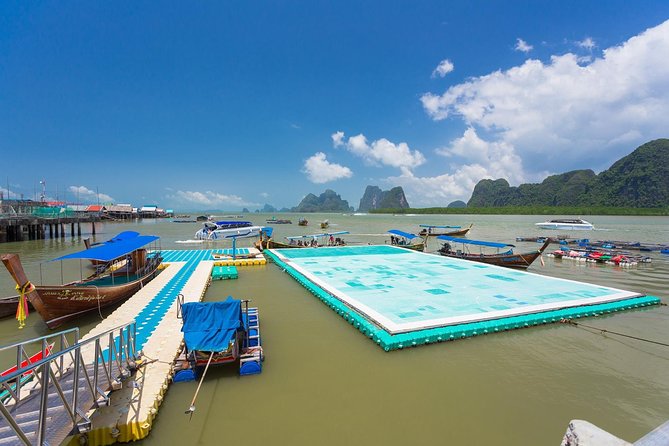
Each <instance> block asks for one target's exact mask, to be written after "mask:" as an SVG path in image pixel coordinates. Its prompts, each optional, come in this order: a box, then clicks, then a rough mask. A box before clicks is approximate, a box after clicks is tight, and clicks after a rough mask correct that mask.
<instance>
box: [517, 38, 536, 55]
mask: <svg viewBox="0 0 669 446" xmlns="http://www.w3.org/2000/svg"><path fill="white" fill-rule="evenodd" d="M514 49H515V50H516V51H521V52H523V53H529V52H530V51H532V49H534V47H533V46H532V45H530V44H529V43H527V42H525V41H524V40H523V39H521V38H520V37H519V38H517V39H516V46H515V48H514Z"/></svg>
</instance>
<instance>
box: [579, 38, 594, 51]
mask: <svg viewBox="0 0 669 446" xmlns="http://www.w3.org/2000/svg"><path fill="white" fill-rule="evenodd" d="M576 44H577V45H578V46H580V47H581V48H585V49H586V50H588V51H592V50H594V49H595V48H597V44H595V41H594V40H593V39H592V37H586V38H585V39H583V40H581V41H580V42H576Z"/></svg>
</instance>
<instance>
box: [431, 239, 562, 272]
mask: <svg viewBox="0 0 669 446" xmlns="http://www.w3.org/2000/svg"><path fill="white" fill-rule="evenodd" d="M437 238H438V239H439V240H443V241H445V242H446V243H444V245H443V246H442V247H441V248H440V249H439V250H438V251H437V252H438V253H439V254H441V255H442V256H446V257H456V258H458V259H464V260H473V261H475V262H482V263H489V264H491V265H497V266H506V267H509V268H522V269H525V268H527V267H528V266H530V265H531V264H532V262H534V261H535V260H536V259H537V257H539V256H540V255H541V254H542V253H543V252H544V250H545V249H546V247H548V245H550V244H551V241H550V240H546V241H545V242H544V244H543V245H542V246H541V248H539V249H537V250H535V251H531V252H525V253H522V254H516V253H514V252H513V248H514V247H515V246H514V245H509V244H507V243H497V242H486V241H481V240H469V239H461V238H455V237H450V236H447V235H440V236H439V237H437ZM451 243H462V249H456V250H454V249H453V247H452V246H451ZM470 246H478V247H488V248H497V250H498V252H497V253H495V254H485V253H483V252H480V253H473V252H470V251H469V247H470ZM499 249H505V251H504V252H499Z"/></svg>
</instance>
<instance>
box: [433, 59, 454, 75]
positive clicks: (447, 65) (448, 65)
mask: <svg viewBox="0 0 669 446" xmlns="http://www.w3.org/2000/svg"><path fill="white" fill-rule="evenodd" d="M454 68H455V67H454V66H453V62H451V61H450V60H448V59H444V60H442V61H441V62H439V65H437V68H435V69H434V71H433V72H432V77H433V78H435V77H437V76H439V77H444V76H446V75H447V74H448V73H450V72H451V71H453V69H454Z"/></svg>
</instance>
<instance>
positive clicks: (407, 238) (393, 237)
mask: <svg viewBox="0 0 669 446" xmlns="http://www.w3.org/2000/svg"><path fill="white" fill-rule="evenodd" d="M388 233H389V234H390V244H391V245H394V246H399V247H400V248H405V249H411V250H413V251H421V252H422V251H424V250H425V239H424V238H422V237H420V236H418V235H416V234H410V233H408V232H404V231H400V230H398V229H391V230H389V231H388ZM416 239H420V242H415V243H412V242H413V241H414V240H416Z"/></svg>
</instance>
